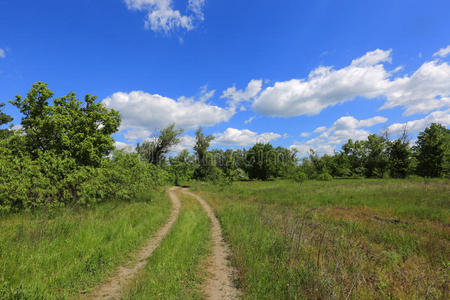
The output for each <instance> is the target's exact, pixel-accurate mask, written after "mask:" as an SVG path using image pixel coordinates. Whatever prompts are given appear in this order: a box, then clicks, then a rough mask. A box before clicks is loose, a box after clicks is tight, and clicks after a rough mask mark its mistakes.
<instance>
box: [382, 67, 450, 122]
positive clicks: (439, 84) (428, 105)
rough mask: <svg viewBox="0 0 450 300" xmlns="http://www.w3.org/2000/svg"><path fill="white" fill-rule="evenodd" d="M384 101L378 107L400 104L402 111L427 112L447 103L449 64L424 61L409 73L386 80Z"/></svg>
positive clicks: (449, 79) (408, 112)
mask: <svg viewBox="0 0 450 300" xmlns="http://www.w3.org/2000/svg"><path fill="white" fill-rule="evenodd" d="M384 93H385V94H386V98H387V101H386V103H385V104H384V105H383V107H382V109H385V108H392V107H396V106H403V107H405V108H406V111H405V115H412V114H415V113H427V112H429V111H433V110H436V109H438V108H441V107H448V106H450V66H449V65H448V64H447V63H443V62H438V61H430V62H425V63H424V64H423V65H422V66H420V68H419V69H418V70H417V71H415V72H414V73H413V74H412V75H411V76H409V77H408V76H404V77H401V78H397V79H395V80H394V81H392V82H390V84H389V86H388V88H387V89H386V90H385V92H384Z"/></svg>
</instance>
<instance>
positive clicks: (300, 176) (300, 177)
mask: <svg viewBox="0 0 450 300" xmlns="http://www.w3.org/2000/svg"><path fill="white" fill-rule="evenodd" d="M293 179H294V181H295V182H298V183H303V182H304V181H306V180H307V179H308V176H307V175H306V174H305V172H303V171H302V170H297V171H296V172H295V174H294V177H293Z"/></svg>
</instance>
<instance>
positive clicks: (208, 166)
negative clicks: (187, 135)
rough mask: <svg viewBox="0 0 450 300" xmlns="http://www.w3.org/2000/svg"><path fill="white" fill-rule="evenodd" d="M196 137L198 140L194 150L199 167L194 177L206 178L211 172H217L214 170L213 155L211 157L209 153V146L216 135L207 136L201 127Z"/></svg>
mask: <svg viewBox="0 0 450 300" xmlns="http://www.w3.org/2000/svg"><path fill="white" fill-rule="evenodd" d="M195 137H196V141H195V146H194V151H195V156H196V158H197V163H198V168H197V169H196V170H195V175H194V177H195V178H197V179H205V178H207V177H208V176H209V175H210V174H213V173H214V174H215V173H217V172H215V171H214V170H213V169H214V168H215V166H214V164H215V163H213V157H211V155H209V153H208V148H209V146H210V144H211V141H212V140H214V136H212V135H207V136H205V134H204V133H203V131H202V129H201V128H199V129H197V131H196V132H195Z"/></svg>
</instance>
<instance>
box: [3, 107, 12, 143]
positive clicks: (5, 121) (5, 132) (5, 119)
mask: <svg viewBox="0 0 450 300" xmlns="http://www.w3.org/2000/svg"><path fill="white" fill-rule="evenodd" d="M3 106H5V104H4V103H0V126H3V125H6V124H8V123H9V122H11V121H12V120H13V118H12V117H11V116H10V115H7V114H5V113H4V112H3V111H2V110H3ZM9 134H10V130H8V129H0V139H3V138H6V137H7V136H9Z"/></svg>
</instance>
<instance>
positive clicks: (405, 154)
mask: <svg viewBox="0 0 450 300" xmlns="http://www.w3.org/2000/svg"><path fill="white" fill-rule="evenodd" d="M386 132H387V131H386ZM386 135H387V133H386ZM387 152H388V159H389V172H390V175H391V176H392V177H394V178H405V177H406V176H408V174H409V173H410V172H411V168H412V160H411V158H412V151H411V147H410V146H409V139H408V130H407V127H406V126H405V127H404V128H403V134H402V137H401V138H399V139H396V140H395V141H392V142H389V143H388V150H387Z"/></svg>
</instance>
